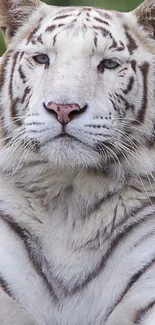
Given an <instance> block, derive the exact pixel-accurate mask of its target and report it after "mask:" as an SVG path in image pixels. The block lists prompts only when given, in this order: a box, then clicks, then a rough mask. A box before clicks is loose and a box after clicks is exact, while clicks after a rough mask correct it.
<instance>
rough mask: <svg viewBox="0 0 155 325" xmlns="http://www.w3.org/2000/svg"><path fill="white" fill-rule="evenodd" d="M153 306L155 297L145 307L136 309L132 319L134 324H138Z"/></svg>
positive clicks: (154, 305)
mask: <svg viewBox="0 0 155 325" xmlns="http://www.w3.org/2000/svg"><path fill="white" fill-rule="evenodd" d="M153 307H155V299H154V300H153V301H152V302H151V303H149V304H148V305H147V306H146V307H144V308H141V309H139V310H138V311H137V313H136V316H135V319H134V325H140V324H141V321H142V320H143V318H144V317H145V316H146V314H148V313H149V311H151V309H152V308H153Z"/></svg>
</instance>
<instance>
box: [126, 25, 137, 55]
mask: <svg viewBox="0 0 155 325" xmlns="http://www.w3.org/2000/svg"><path fill="white" fill-rule="evenodd" d="M124 28H125V35H126V37H127V40H128V44H127V48H128V51H129V53H130V54H133V52H134V51H135V50H137V48H138V45H137V44H136V41H135V40H134V38H133V37H132V36H131V34H130V32H129V31H128V28H127V27H126V26H124Z"/></svg>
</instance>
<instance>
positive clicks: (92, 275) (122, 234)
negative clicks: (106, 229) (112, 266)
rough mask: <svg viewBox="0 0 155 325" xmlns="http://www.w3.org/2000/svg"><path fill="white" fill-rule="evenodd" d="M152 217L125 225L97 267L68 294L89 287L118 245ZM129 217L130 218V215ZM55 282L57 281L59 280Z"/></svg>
mask: <svg viewBox="0 0 155 325" xmlns="http://www.w3.org/2000/svg"><path fill="white" fill-rule="evenodd" d="M152 216H153V215H149V216H148V215H147V216H145V217H144V218H143V219H141V220H135V221H133V222H132V224H130V225H125V226H124V227H123V229H121V230H120V231H119V232H118V233H117V235H116V236H115V237H114V239H113V240H112V241H111V243H109V248H108V250H107V251H106V253H105V254H104V255H103V256H102V258H101V260H100V262H99V263H98V265H97V267H96V268H95V269H94V270H93V271H92V272H90V273H89V274H88V275H87V276H86V277H85V280H84V281H83V282H81V283H80V284H77V285H75V286H74V288H73V289H72V290H71V291H70V292H68V295H70V294H75V293H76V292H78V291H80V290H82V289H83V288H84V287H86V286H87V285H88V283H89V282H91V281H92V280H93V279H95V278H96V277H98V276H99V275H100V273H101V272H102V271H103V269H104V268H105V266H106V263H107V261H108V259H109V257H111V255H112V254H113V253H114V251H115V250H116V248H117V247H118V245H119V244H120V243H121V242H122V241H123V240H124V239H125V238H126V237H128V236H129V235H130V233H131V232H132V230H134V229H135V228H136V227H138V226H139V225H140V224H142V222H146V221H148V220H149V218H152ZM128 217H129V218H130V215H129V216H128ZM108 241H110V239H109V238H108ZM55 280H56V281H57V278H56V279H55ZM59 281H60V280H59ZM61 283H62V287H63V286H64V284H63V279H61ZM64 287H65V286H64Z"/></svg>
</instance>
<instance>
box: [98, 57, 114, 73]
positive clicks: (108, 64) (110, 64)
mask: <svg viewBox="0 0 155 325" xmlns="http://www.w3.org/2000/svg"><path fill="white" fill-rule="evenodd" d="M118 67H119V63H118V62H116V61H115V60H112V59H105V60H103V61H101V62H100V64H99V65H98V70H99V71H100V72H103V71H104V69H111V70H112V69H116V68H118Z"/></svg>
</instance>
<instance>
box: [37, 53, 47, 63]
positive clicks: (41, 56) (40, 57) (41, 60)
mask: <svg viewBox="0 0 155 325" xmlns="http://www.w3.org/2000/svg"><path fill="white" fill-rule="evenodd" d="M33 59H34V61H35V62H36V63H39V64H48V63H49V61H50V59H49V57H48V55H46V54H37V55H35V56H34V57H33Z"/></svg>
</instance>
